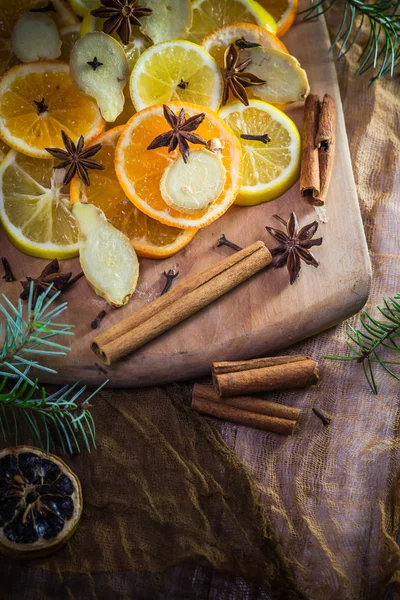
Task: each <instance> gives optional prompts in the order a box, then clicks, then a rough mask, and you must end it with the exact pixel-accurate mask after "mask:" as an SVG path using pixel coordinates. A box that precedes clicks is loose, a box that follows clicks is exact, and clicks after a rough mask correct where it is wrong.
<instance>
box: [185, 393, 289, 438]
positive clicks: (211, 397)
mask: <svg viewBox="0 0 400 600" xmlns="http://www.w3.org/2000/svg"><path fill="white" fill-rule="evenodd" d="M217 398H218V396H217V394H216V393H215V391H214V390H213V389H212V388H211V387H209V386H205V385H195V386H194V388H193V395H192V408H193V409H194V410H196V411H197V412H200V413H202V414H205V415H209V416H212V417H217V418H218V419H224V420H226V421H233V422H234V423H240V424H241V425H248V426H249V427H255V428H256V429H263V430H265V431H273V432H274V433H283V434H285V435H290V434H291V433H292V432H293V429H294V427H295V425H296V420H295V419H286V418H280V417H275V416H270V415H268V414H265V413H264V414H263V413H260V412H251V411H250V410H243V409H242V408H238V407H237V406H233V405H231V404H230V403H228V402H226V401H222V400H220V401H215V399H217ZM231 400H234V399H231ZM235 400H237V399H235ZM250 400H257V399H256V398H250ZM258 402H260V403H262V402H263V400H259V401H258ZM270 404H272V403H270ZM287 408H289V407H287Z"/></svg>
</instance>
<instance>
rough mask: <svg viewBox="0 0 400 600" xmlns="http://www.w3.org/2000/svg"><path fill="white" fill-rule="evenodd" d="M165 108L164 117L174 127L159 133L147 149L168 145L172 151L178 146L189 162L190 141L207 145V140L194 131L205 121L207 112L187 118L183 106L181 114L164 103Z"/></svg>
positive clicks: (184, 158) (185, 160) (169, 150)
mask: <svg viewBox="0 0 400 600" xmlns="http://www.w3.org/2000/svg"><path fill="white" fill-rule="evenodd" d="M163 110H164V117H165V119H166V121H167V123H168V125H170V126H171V127H172V129H171V131H167V132H165V133H161V134H160V135H158V136H157V137H156V138H155V139H154V140H153V141H152V142H151V144H150V145H149V146H147V150H155V149H156V148H162V147H163V146H166V147H168V152H172V151H173V150H175V148H176V147H177V146H178V147H179V150H180V153H181V154H182V157H183V160H184V162H185V163H187V161H188V158H189V155H190V149H189V144H188V142H191V143H192V144H202V145H203V146H207V142H206V140H203V138H202V137H200V136H199V135H198V134H197V133H192V132H193V131H194V130H195V129H197V128H198V127H199V125H200V123H202V122H203V121H204V118H205V116H206V115H205V113H199V114H198V115H193V117H190V118H189V119H186V116H185V111H184V109H183V108H182V109H181V110H180V113H179V115H175V113H174V112H173V111H172V110H171V109H170V108H169V107H168V106H167V105H166V104H164V106H163Z"/></svg>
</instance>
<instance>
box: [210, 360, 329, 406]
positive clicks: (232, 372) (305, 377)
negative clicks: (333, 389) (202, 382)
mask: <svg viewBox="0 0 400 600" xmlns="http://www.w3.org/2000/svg"><path fill="white" fill-rule="evenodd" d="M212 376H213V382H214V387H215V389H216V390H217V392H218V394H219V395H220V396H223V397H227V396H241V395H246V394H253V393H256V392H264V391H272V390H284V389H290V388H302V387H307V386H309V385H315V384H316V383H318V381H319V371H318V363H316V362H315V361H314V360H312V359H311V358H310V357H309V356H303V355H299V356H275V357H270V358H258V359H254V360H249V361H237V362H222V363H214V364H213V366H212Z"/></svg>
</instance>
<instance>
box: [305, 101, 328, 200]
mask: <svg viewBox="0 0 400 600" xmlns="http://www.w3.org/2000/svg"><path fill="white" fill-rule="evenodd" d="M319 112H320V105H319V96H317V94H310V95H309V96H307V98H306V101H305V104H304V118H303V135H302V148H301V171H300V193H301V195H302V196H303V198H306V199H307V200H308V201H309V202H311V204H316V205H317V206H321V204H323V203H320V202H319V201H318V199H317V198H318V196H319V194H320V175H319V157H318V148H317V146H316V145H315V136H316V135H317V131H318V124H319Z"/></svg>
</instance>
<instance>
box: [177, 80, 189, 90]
mask: <svg viewBox="0 0 400 600" xmlns="http://www.w3.org/2000/svg"><path fill="white" fill-rule="evenodd" d="M188 85H189V82H188V81H184V80H183V79H182V78H181V81H180V83H178V88H180V89H181V90H186V88H187V87H188Z"/></svg>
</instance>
